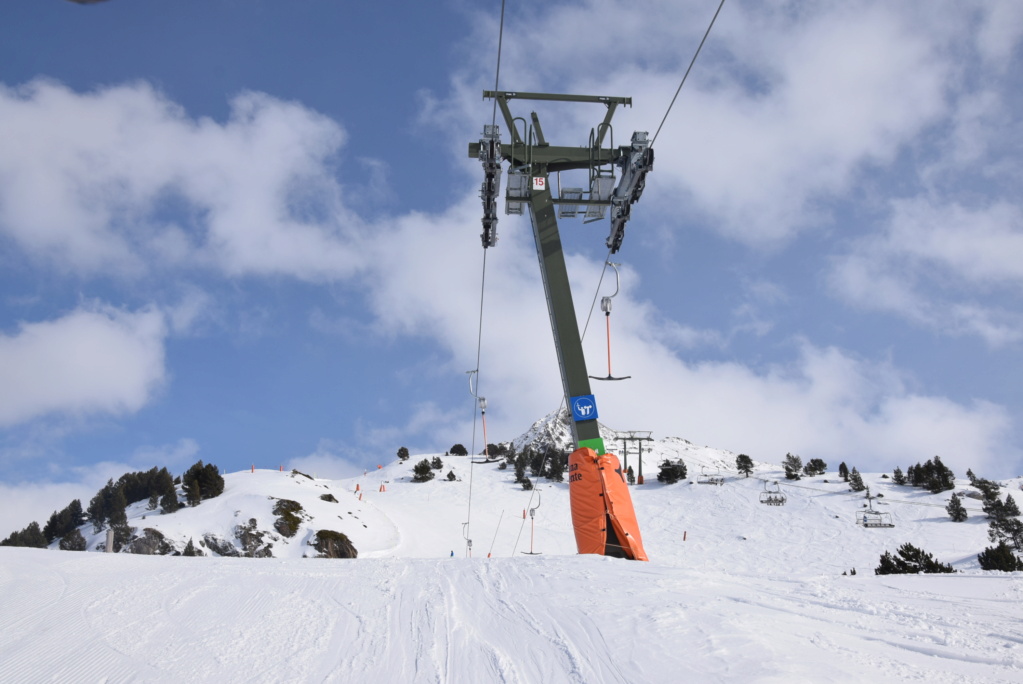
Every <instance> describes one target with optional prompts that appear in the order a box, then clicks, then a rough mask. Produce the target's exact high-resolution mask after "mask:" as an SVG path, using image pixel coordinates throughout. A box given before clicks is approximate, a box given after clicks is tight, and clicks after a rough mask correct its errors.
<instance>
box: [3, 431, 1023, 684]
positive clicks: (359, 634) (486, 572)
mask: <svg viewBox="0 0 1023 684" xmlns="http://www.w3.org/2000/svg"><path fill="white" fill-rule="evenodd" d="M678 455H681V456H682V457H683V458H684V459H685V460H686V462H687V464H688V465H689V467H690V473H691V474H695V473H698V472H699V471H700V466H701V465H707V466H708V467H714V468H721V469H722V470H727V464H728V457H727V456H722V452H718V451H715V450H712V449H707V448H704V447H695V446H693V445H689V444H687V443H684V442H682V441H675V442H671V443H670V444H669V445H668V446H666V447H664V448H663V449H661V450H660V451H658V450H656V449H652V450H651V452H650V453H649V454H646V453H645V458H644V469H645V471H646V473H647V482H648V485H645V486H643V487H635V488H633V489H632V492H633V497H634V501H635V503H636V510H637V515H638V517H639V519H640V523H641V528H642V533H643V537H644V542H645V545H646V549H647V551H648V553H649V555H650V556H651V558H652V559H653V560H652V561H651V562H649V563H632V562H627V561H622V560H616V559H610V558H603V557H596V556H578V555H575V547H574V540H573V538H572V532H571V526H570V523H569V520H570V517H569V512H568V497H567V488H566V486H565V485H564V484H542V485H541V490H540V507H539V508H538V509H537V516H536V520H535V523H536V529H535V544H536V548H537V550H538V551H541V552H542V553H543V555H535V556H525V555H522V552H523V551H524V550H526V549H528V548H529V547H528V545H529V535H530V529H529V521H528V520H525V519H523V518H522V517H520V516H521V515H522V513H521V511H522V509H525V508H527V507H528V505H530V504H529V503H528V500H529V498H528V493H524V492H522V491H521V490H520V489H517V488H516V487H515V486H514V485H513V484H512V483H511V482H510V480H511V478H512V474H511V473H510V472H508V471H498V470H497V469H496V465H489V464H488V465H485V466H477V468H478V470H477V471H476V472H475V485H474V486H475V487H476V491H475V493H474V497H476V498H475V500H476V501H479V502H481V503H479V504H474V508H473V511H472V521H473V522H472V525H471V526H470V527H469V528H467V529H463V527H462V523H463V522H464V521H465V519H466V517H467V514H468V511H467V509H466V497H465V487H466V484H467V483H466V482H465V478H464V477H463V481H461V482H446V481H434V482H430V483H425V484H415V483H411V482H409V481H408V473H409V472H410V471H411V467H412V465H413V463H414V462H415V461H416V460H417V459H414V458H413V459H410V461H409V462H407V463H405V464H393V465H390V466H386V467H384V468H382V469H381V470H378V471H372V472H369V473H367V474H366V475H365V476H364V477H361V478H356V479H354V480H351V481H344V482H341V483H337V482H327V481H323V480H312V479H307V478H302V477H295V476H292V475H290V474H281V473H271V472H265V471H263V472H261V471H257V472H256V473H238V474H233V475H230V476H228V477H227V483H228V484H227V488H226V490H225V495H223V497H222V498H219V499H216V500H213V501H211V502H204V503H203V504H201V505H200V506H199V507H197V508H194V509H186V510H183V511H181V512H179V513H177V514H174V515H170V516H157V515H153V514H150V517H148V518H147V520H146V522H145V523H140V521H139V520H138V519H137V517H136V519H133V521H132V524H133V525H135V524H139V525H140V526H142V525H145V526H148V525H152V526H154V527H158V528H159V529H161V530H163V531H164V533H165V534H167V535H168V538H169V539H171V540H172V541H173V542H174V543H175V544H176V545H178V547H179V548H180V547H181V546H183V544H184V543H185V542H186V541H187V540H188V539H189V538H190V537H195V538H196V540H198V539H199V538H201V535H202V532H203V530H202V529H200V528H199V527H197V525H198V523H197V522H196V521H200V520H201V521H202V524H204V525H209V524H213V523H212V522H211V521H218V522H216V524H217V525H219V527H218V530H219V531H218V534H220V535H222V536H224V537H225V538H230V534H231V533H230V531H231V530H232V529H233V526H234V525H236V524H238V523H240V522H245V521H247V520H248V519H249V518H250V517H254V518H256V519H257V521H258V523H259V527H260V528H261V529H270V528H271V526H272V519H273V516H272V515H271V514H270V512H269V511H270V509H271V508H272V505H273V502H272V500H270V498H269V496H273V497H276V498H288V497H290V498H295V499H302V501H303V503H304V505H305V509H306V512H307V513H308V515H309V519H308V520H307V521H306V522H304V523H303V528H302V529H301V530H300V531H299V534H298V535H296V537H294V538H293V539H290V540H289V539H280V538H277V539H275V540H274V552H275V554H277V555H279V556H280V557H279V558H271V559H258V560H257V559H247V558H217V557H205V558H170V557H156V556H134V555H129V554H101V553H65V552H55V551H48V550H37V549H20V548H9V547H3V548H0V682H4V683H6V682H18V683H20V682H44V681H45V682H49V681H56V682H182V681H188V682H354V681H358V682H429V683H435V682H437V683H439V682H444V683H448V682H454V683H458V682H466V683H478V682H500V683H503V684H513V683H518V684H531V683H534V682H544V683H548V682H551V683H561V682H565V683H571V684H582V683H585V684H592V683H598V682H600V683H602V682H607V683H612V684H621V683H633V682H635V683H640V682H643V683H656V682H665V683H667V682H672V683H673V682H680V681H685V682H733V681H735V682H765V683H773V682H779V683H780V682H785V683H786V684H791V683H792V682H814V683H816V682H836V683H840V682H864V681H867V682H925V683H928V684H930V683H932V682H939V683H946V682H947V683H981V682H983V683H989V682H990V683H995V682H1016V683H1019V682H1023V627H1021V625H1023V620H1021V618H1023V615H1021V613H1023V610H1021V608H1020V606H1021V605H1023V604H1021V600H1023V573H981V572H979V571H978V570H977V565H976V560H975V559H976V553H977V551H979V550H980V549H981V548H983V546H985V545H986V544H987V540H986V528H985V525H984V521H983V518H982V516H980V515H978V514H976V513H975V512H971V518H970V520H968V521H967V522H966V523H963V524H954V523H951V522H948V520H947V518H943V511H941V509H940V508H936V507H934V506H933V505H932V506H931V507H926V506H923V507H922V506H918V505H914V504H915V503H921V502H923V503H927V502H935V501H937V502H940V501H941V499H939V498H935V497H933V496H930V495H926V494H920V493H919V492H918V490H909V489H906V488H902V489H899V488H896V487H895V486H894V485H891V484H890V482H886V481H884V480H882V479H880V478H878V477H877V476H870V486H871V488H872V490H873V491H875V492H877V493H884V495H885V498H884V499H882V500H879V501H878V502H876V505H878V506H883V507H884V510H886V511H890V512H891V513H892V515H893V518H894V520H895V522H896V527H895V528H894V529H871V530H867V529H864V528H862V527H857V526H855V525H854V524H853V515H854V514H855V513H857V512H858V511H860V510H862V504H863V498H862V495H853V494H850V493H849V492H848V491H847V488H846V487H845V486H843V485H842V484H841V483H838V482H837V480H834V481H832V482H830V483H827V482H824V481H823V479H821V478H816V479H813V478H811V479H808V480H805V481H803V482H801V483H797V484H798V486H794V485H792V484H790V483H786V482H784V480H782V481H781V486H782V489H783V491H785V492H786V493H787V494H788V497H789V500H788V504H787V505H785V506H781V507H773V506H763V505H761V504H759V503H758V494H759V492H760V491H762V487H763V485H762V484H761V482H760V481H758V480H757V479H756V478H749V479H747V478H740V477H736V476H735V475H734V472H733V473H728V472H726V473H725V475H726V476H727V482H726V484H724V485H723V486H704V485H697V484H691V483H693V482H696V479H697V478H696V477H695V475H694V477H693V479H692V480H687V481H684V482H680V483H679V484H677V485H672V486H663V485H660V484H658V483H656V480H655V476H656V472H657V463H658V462H659V461H660V460H661V459H663V458H664V457H670V458H676V457H677V456H678ZM444 458H445V461H446V463H445V470H444V471H441V472H446V471H447V469H448V468H453V469H454V470H455V471H456V473H457V474H458V475H459V476H464V475H466V474H467V469H468V467H469V466H468V464H467V462H466V461H465V460H459V459H455V458H453V457H447V456H445V457H444ZM732 460H734V457H733V458H732ZM756 475H757V476H758V477H765V478H767V479H771V480H773V479H775V478H777V476H778V471H777V469H774V470H771V469H769V468H767V467H764V466H761V467H760V468H759V469H758V472H757V473H756ZM865 477H866V476H865ZM356 482H358V483H359V484H360V487H361V491H362V492H363V493H364V499H362V500H359V499H358V495H357V494H356V493H355V491H354V490H355V483H356ZM381 484H386V488H387V490H386V492H380V491H379V485H381ZM325 492H329V493H331V494H333V495H334V496H336V498H337V499H338V503H332V502H325V501H322V500H320V499H319V498H318V497H319V496H320V495H321V494H323V493H325ZM268 494H269V496H268ZM302 497H306V498H302ZM532 505H534V506H535V505H536V501H535V500H534V501H533V503H532ZM942 505H943V504H942ZM133 510H135V515H136V516H141V515H142V514H143V512H144V511H143V508H142V507H141V506H139V507H136V508H135V509H133ZM502 515H503V518H502V517H501V516H502ZM508 519H510V521H509V520H508ZM502 520H503V522H502V524H501V525H500V527H499V526H498V523H499V521H502ZM516 520H517V521H518V524H513V523H514V522H515V521H516ZM320 528H326V529H338V530H341V531H344V532H345V533H346V534H348V535H349V536H350V537H351V539H352V540H353V542H354V543H355V544H356V546H357V548H358V549H359V551H360V558H359V559H357V560H354V561H336V560H333V561H332V560H316V559H311V558H303V556H306V555H312V553H313V552H312V551H311V549H310V547H309V546H308V544H307V542H308V540H309V539H311V537H312V535H313V534H314V531H315V529H320ZM463 534H470V535H472V536H474V537H476V539H477V543H476V548H477V549H481V548H482V549H489V548H490V546H491V543H492V542H493V544H494V550H495V553H497V554H498V555H497V557H494V558H489V559H488V558H482V557H478V556H479V554H477V557H474V558H463V557H455V558H452V557H450V554H451V552H452V551H456V552H458V553H464V549H465V541H464V537H463ZM520 534H521V536H520ZM516 539H519V542H518V544H517V545H516V544H515V540H516ZM683 539H685V541H683ZM97 540H98V538H97V537H92V538H91V542H90V543H91V544H92V545H94V544H95V543H96V541H97ZM906 541H909V542H911V543H914V544H917V545H919V546H921V547H923V548H925V549H926V550H928V551H930V552H932V553H934V555H935V556H936V557H937V558H938V559H939V560H942V561H945V562H952V563H953V564H955V565H956V566H957V568H958V569H960V570H962V571H963V572H962V573H960V574H955V575H927V576H883V577H879V576H875V575H873V573H872V568H873V567H874V566H875V565H876V564H877V560H878V557H879V555H880V554H881V553H882V552H883V551H885V550H891V551H894V550H895V549H897V548H898V547H899V545H901V544H902V543H904V542H906ZM505 554H506V555H505ZM852 568H858V573H857V574H856V575H855V576H843V575H842V572H844V571H848V570H851V569H852Z"/></svg>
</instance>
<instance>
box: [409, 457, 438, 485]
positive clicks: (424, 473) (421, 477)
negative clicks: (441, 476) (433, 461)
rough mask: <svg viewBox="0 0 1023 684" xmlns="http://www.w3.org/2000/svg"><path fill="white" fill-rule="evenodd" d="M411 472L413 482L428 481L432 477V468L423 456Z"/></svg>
mask: <svg viewBox="0 0 1023 684" xmlns="http://www.w3.org/2000/svg"><path fill="white" fill-rule="evenodd" d="M412 472H413V473H414V475H413V477H412V481H413V482H429V481H430V480H432V479H433V468H431V467H430V462H429V461H427V460H426V459H425V458H424V459H423V460H422V461H420V462H419V463H417V464H416V465H415V466H414V467H413V468H412Z"/></svg>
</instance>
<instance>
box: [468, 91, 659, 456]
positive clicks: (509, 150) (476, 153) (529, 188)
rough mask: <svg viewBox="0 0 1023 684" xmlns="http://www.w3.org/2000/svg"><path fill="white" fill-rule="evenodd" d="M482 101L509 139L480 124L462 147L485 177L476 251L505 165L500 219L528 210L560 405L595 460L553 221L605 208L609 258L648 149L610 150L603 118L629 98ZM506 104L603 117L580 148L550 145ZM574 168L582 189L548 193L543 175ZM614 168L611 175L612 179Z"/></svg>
mask: <svg viewBox="0 0 1023 684" xmlns="http://www.w3.org/2000/svg"><path fill="white" fill-rule="evenodd" d="M483 97H484V98H485V99H495V100H496V101H497V105H498V106H499V107H500V109H501V114H502V115H503V117H504V121H505V124H506V125H507V126H508V130H509V131H510V137H511V142H510V143H509V144H507V145H502V144H501V140H500V127H499V126H497V125H493V126H491V125H486V126H484V131H483V138H481V139H480V141H479V142H477V143H470V144H469V156H470V157H473V158H478V159H479V160H480V161H481V162H482V164H483V169H484V175H485V179H484V181H483V187H482V189H481V191H480V197H481V198H482V200H483V233H482V235H481V236H480V237H481V239H482V241H483V247H484V248H489V247H493V246H494V245H495V244H496V243H497V221H498V219H497V209H496V206H497V195H498V193H499V192H500V184H501V163H502V162H503V161H507V162H508V164H509V167H508V184H507V194H506V196H505V213H507V214H519V215H521V214H522V213H523V211H524V209H525V208H527V207H528V209H529V216H530V219H531V220H532V224H533V236H534V238H535V241H536V252H537V257H538V258H539V261H540V273H541V275H542V277H543V284H544V292H545V293H546V296H547V309H548V312H549V313H550V317H551V329H552V330H553V332H554V344H555V347H556V348H557V353H558V364H559V366H560V368H561V382H562V386H563V388H564V392H565V402H566V405H567V406H568V407H569V408H570V410H571V412H572V426H573V432H574V435H575V442H576V446H577V448H578V447H589V448H591V449H593V450H594V451H596V452H597V453H598V454H603V453H606V449H605V448H604V441H603V440H602V439H601V437H600V432H599V431H598V429H597V418H598V413H597V404H596V400H595V399H594V396H593V394H592V392H591V391H590V380H589V376H588V375H587V372H586V360H585V358H584V357H583V349H582V341H581V339H580V335H579V325H578V322H577V319H576V315H575V306H574V305H573V303H572V291H571V288H570V287H569V281H568V271H567V269H566V267H565V255H564V252H563V250H562V246H561V236H560V234H559V232H558V218H574V217H582V218H584V219H585V220H587V221H598V220H601V219H604V218H605V217H606V216H607V215H608V211H609V209H610V216H611V230H610V233H609V234H608V237H607V241H606V244H607V247H608V248H609V249H610V251H611V253H614V252H617V251H618V249H619V248H620V247H621V244H622V238H623V237H624V235H625V224H626V222H627V221H628V220H629V214H630V210H631V207H632V205H633V204H634V203H635V202H636V201H637V200H638V199H639V197H640V195H641V194H642V193H643V187H644V185H645V179H646V174H647V173H648V172H649V171H650V170H651V169H652V168H653V160H654V157H653V149H652V148H651V147H650V142H649V140H648V139H647V134H646V133H644V132H636V133H633V135H632V141H631V144H629V145H626V146H621V147H617V148H616V147H613V129H612V127H611V117H612V116H613V115H614V112H615V109H616V108H617V107H618V106H619V105H631V104H632V99H631V98H627V97H603V96H592V95H554V94H548V93H517V92H509V91H494V90H486V91H484V92H483ZM510 100H534V101H557V102H575V103H597V104H603V105H605V106H606V108H607V112H606V114H605V116H604V119H603V121H601V122H600V123H599V124H598V125H597V126H596V127H595V128H594V129H592V130H591V131H590V135H589V143H588V144H587V145H586V146H581V147H565V146H555V145H551V144H549V143H548V142H547V140H546V138H545V137H544V134H543V129H542V128H541V126H540V120H539V117H538V116H537V114H536V112H531V113H530V119H529V121H527V120H526V119H525V118H522V117H513V116H512V113H511V110H510V109H509V106H508V102H509V101H510ZM520 129H521V130H520ZM605 140H610V141H611V143H609V146H607V147H605V146H604V141H605ZM582 169H585V170H588V172H589V186H588V187H587V188H560V187H559V188H558V196H557V197H555V196H554V194H553V193H552V192H551V183H550V176H551V174H553V173H560V172H562V171H573V170H582ZM615 169H618V170H619V173H618V174H616V172H615ZM616 181H617V185H616V184H615V183H616ZM559 185H560V182H559Z"/></svg>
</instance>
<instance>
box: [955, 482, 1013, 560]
mask: <svg viewBox="0 0 1023 684" xmlns="http://www.w3.org/2000/svg"><path fill="white" fill-rule="evenodd" d="M966 476H967V477H968V478H970V484H971V485H973V486H974V487H976V488H977V489H979V490H980V494H981V497H982V498H981V508H983V509H984V513H985V514H986V515H987V517H988V530H987V536H988V539H989V540H990V541H991V542H992V543H993V544H994V546H989V547H988V548H986V549H984V551H982V552H981V553H980V555H978V556H977V561H978V562H979V563H980V567H981V568H983V569H984V570H1007V571H1013V570H1023V561H1021V560H1020V559H1019V558H1018V557H1017V556H1016V555H1015V554H1013V549H1015V550H1016V552H1017V553H1018V552H1020V551H1023V522H1021V521H1020V519H1019V514H1020V511H1019V506H1017V505H1016V501H1015V500H1014V499H1013V498H1012V495H1011V494H1006V495H1005V500H1004V501H1002V498H1001V489H1002V488H1001V485H999V484H998V483H997V482H993V481H992V480H987V479H984V478H982V477H977V476H976V475H974V474H973V471H972V470H967V471H966Z"/></svg>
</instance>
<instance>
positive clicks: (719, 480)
mask: <svg viewBox="0 0 1023 684" xmlns="http://www.w3.org/2000/svg"><path fill="white" fill-rule="evenodd" d="M724 483H725V478H724V476H722V475H721V471H719V470H717V469H711V468H708V467H707V466H700V476H699V477H698V478H696V484H708V485H723V484H724Z"/></svg>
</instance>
